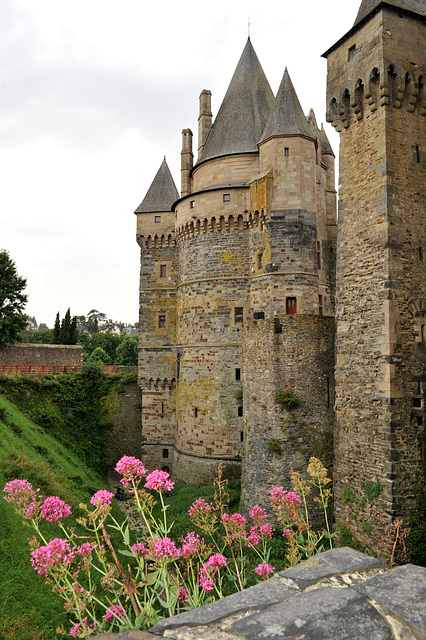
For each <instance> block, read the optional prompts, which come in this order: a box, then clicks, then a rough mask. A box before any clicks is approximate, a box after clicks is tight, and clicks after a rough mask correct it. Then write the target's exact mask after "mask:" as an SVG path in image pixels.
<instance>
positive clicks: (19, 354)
mask: <svg viewBox="0 0 426 640" xmlns="http://www.w3.org/2000/svg"><path fill="white" fill-rule="evenodd" d="M0 364H22V365H28V364H31V365H34V366H41V365H43V364H44V365H48V366H52V365H56V366H66V367H81V365H82V364H83V347H82V346H81V345H62V344H26V343H17V344H12V345H10V346H7V347H0Z"/></svg>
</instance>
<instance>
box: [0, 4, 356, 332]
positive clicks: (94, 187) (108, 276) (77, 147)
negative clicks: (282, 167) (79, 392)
mask: <svg viewBox="0 0 426 640" xmlns="http://www.w3.org/2000/svg"><path fill="white" fill-rule="evenodd" d="M359 4H360V0H328V1H327V2H319V1H318V0H305V1H304V2H288V1H287V2H286V1H283V0H280V1H278V0H269V1H268V2H259V1H254V0H247V1H242V0H241V1H240V0H234V1H232V0H226V1H225V0H216V1H215V2H212V3H204V2H193V1H192V0H188V1H186V0H181V1H180V2H178V1H176V0H174V1H172V0H170V1H169V0H163V1H157V2H147V1H146V0H72V1H71V0H1V2H0V59H1V63H0V64H1V66H0V82H1V93H0V176H1V182H0V184H1V187H0V249H3V248H4V249H7V250H8V251H9V252H10V256H11V258H12V259H13V260H14V261H15V263H16V266H17V269H18V272H19V274H20V275H22V276H24V277H26V278H27V294H28V304H27V307H26V311H27V313H28V314H30V315H32V316H35V317H36V320H37V322H38V323H40V322H45V323H46V324H47V325H48V326H49V327H52V326H53V322H54V319H55V315H56V312H57V311H59V312H60V314H61V316H63V315H64V314H65V312H66V310H67V308H68V307H70V308H71V313H72V314H73V315H83V314H84V315H86V314H87V313H88V312H89V311H90V310H91V309H94V308H95V309H98V310H99V311H101V312H103V313H105V314H106V315H107V316H108V318H111V319H113V320H118V321H122V322H128V323H133V322H136V321H137V319H138V278H139V274H138V270H139V248H138V245H137V244H136V242H135V231H136V216H135V215H134V214H133V212H134V210H135V209H136V208H137V206H138V205H139V203H140V202H141V200H142V199H143V197H144V195H145V193H146V191H147V189H148V188H149V186H150V184H151V182H152V179H153V178H154V176H155V174H156V172H157V170H158V168H159V166H160V164H161V162H162V160H163V157H164V156H166V159H167V162H168V164H169V167H170V169H171V171H172V174H173V177H174V179H175V182H176V186H177V188H178V190H179V189H180V150H181V146H180V145H181V131H182V129H184V128H191V129H192V131H193V132H194V135H195V136H196V132H197V117H198V96H199V94H200V91H201V90H202V89H210V90H211V91H212V110H213V116H215V115H216V113H217V111H218V108H219V106H220V103H221V101H222V99H223V96H224V94H225V91H226V89H227V86H228V84H229V82H230V80H231V77H232V74H233V72H234V70H235V67H236V65H237V62H238V60H239V57H240V55H241V53H242V51H243V48H244V46H245V43H246V40H247V35H248V22H250V37H251V41H252V44H253V46H254V48H255V50H256V53H257V55H258V57H259V60H260V62H261V64H262V67H263V69H264V71H265V73H266V75H267V77H268V79H269V82H270V84H271V87H272V90H273V91H274V93H276V91H277V89H278V86H279V83H280V81H281V77H282V74H283V72H284V68H285V66H287V67H288V70H289V73H290V76H291V78H292V81H293V84H294V87H295V89H296V92H297V93H298V96H299V99H300V102H301V104H302V107H303V110H304V112H305V113H308V112H309V109H310V108H311V107H312V108H313V109H314V111H315V114H316V117H317V121H318V123H319V124H320V123H321V122H323V121H324V120H325V86H326V60H325V59H323V58H321V54H322V53H323V52H324V51H325V50H326V49H328V48H329V46H331V45H332V44H334V43H335V42H336V41H337V40H338V39H339V38H340V37H341V36H342V35H343V34H344V33H346V32H347V31H348V30H349V29H350V27H351V26H352V24H353V22H354V20H355V17H356V14H357V11H358V8H359ZM324 124H325V129H326V132H327V135H328V136H329V139H330V142H331V143H332V146H333V147H334V150H335V153H336V155H337V153H338V137H337V135H336V134H335V132H334V130H333V129H332V127H331V126H330V125H328V124H326V123H324ZM196 146H197V143H196V138H195V139H194V147H195V148H196Z"/></svg>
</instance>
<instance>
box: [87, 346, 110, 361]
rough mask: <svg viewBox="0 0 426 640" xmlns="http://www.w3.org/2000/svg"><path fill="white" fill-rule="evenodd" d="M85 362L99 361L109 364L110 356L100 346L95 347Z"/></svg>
mask: <svg viewBox="0 0 426 640" xmlns="http://www.w3.org/2000/svg"><path fill="white" fill-rule="evenodd" d="M87 362H101V363H102V364H111V358H110V357H109V355H108V354H107V353H106V351H104V349H102V347H96V349H94V350H93V351H92V353H91V354H90V356H89V357H88V358H87Z"/></svg>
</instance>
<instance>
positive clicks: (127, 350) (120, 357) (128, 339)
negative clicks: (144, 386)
mask: <svg viewBox="0 0 426 640" xmlns="http://www.w3.org/2000/svg"><path fill="white" fill-rule="evenodd" d="M116 354H117V357H116V360H115V362H116V364H123V365H126V366H128V367H136V366H137V364H138V336H136V335H135V336H124V338H123V339H122V341H121V342H120V344H119V346H118V347H117V351H116Z"/></svg>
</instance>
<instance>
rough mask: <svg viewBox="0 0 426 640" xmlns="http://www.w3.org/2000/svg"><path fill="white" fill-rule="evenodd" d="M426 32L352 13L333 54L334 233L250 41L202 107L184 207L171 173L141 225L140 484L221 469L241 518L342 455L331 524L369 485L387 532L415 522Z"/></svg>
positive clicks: (309, 164)
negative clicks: (312, 463)
mask: <svg viewBox="0 0 426 640" xmlns="http://www.w3.org/2000/svg"><path fill="white" fill-rule="evenodd" d="M425 16H426V10H425V5H424V2H423V1H422V0H387V1H380V0H363V1H362V3H361V6H360V9H359V12H358V15H357V17H356V20H355V23H354V26H353V27H352V29H351V30H350V31H349V32H348V33H347V34H345V35H344V36H343V37H342V38H341V39H340V40H339V41H338V42H337V43H336V44H335V45H334V46H332V47H331V48H330V49H329V50H328V51H327V52H326V53H325V54H324V56H325V57H326V58H327V61H328V82H327V116H326V117H327V121H329V122H330V123H331V124H332V125H333V126H334V127H335V128H336V129H337V130H338V131H339V132H340V137H341V143H340V183H341V190H340V194H339V215H338V216H337V210H336V191H335V176H334V154H333V151H332V149H331V146H330V144H329V141H328V139H327V136H326V134H325V132H324V130H323V128H322V127H321V128H319V127H318V125H317V122H316V118H315V115H314V113H313V112H312V111H311V112H310V113H309V114H308V115H307V116H305V114H304V113H303V110H302V107H301V105H300V103H299V100H298V97H297V95H296V91H295V89H294V87H293V85H292V82H291V79H290V76H289V73H288V72H287V69H286V70H285V72H284V76H283V79H282V82H281V85H280V87H279V90H278V93H277V95H276V96H275V97H274V95H273V93H272V91H271V88H270V86H269V83H268V80H267V78H266V75H265V73H264V72H263V69H262V67H261V65H260V62H259V60H258V58H257V56H256V53H255V51H254V48H253V46H252V44H251V42H250V39H249V40H248V42H247V44H246V46H245V48H244V51H243V53H242V56H241V58H240V61H239V63H238V65H237V68H236V70H235V72H234V75H233V77H232V80H231V82H230V85H229V88H228V90H227V92H226V95H225V97H224V100H223V102H222V105H221V107H220V109H219V111H218V113H217V116H216V118H215V120H214V122H213V117H212V113H211V94H210V92H209V91H205V90H204V91H202V93H201V95H200V111H199V119H198V149H197V159H196V161H195V163H194V156H193V135H192V132H191V131H190V130H189V129H184V130H183V132H182V151H181V193H180V196H179V194H178V192H177V189H176V186H175V184H174V181H173V178H172V176H171V174H170V171H169V169H168V166H167V163H166V161H165V160H164V162H163V163H162V165H161V167H160V169H159V171H158V173H157V175H156V176H155V178H154V181H153V182H152V184H151V187H150V188H149V190H148V192H147V194H146V196H145V198H144V199H143V201H142V203H141V204H140V206H139V207H138V208H137V209H136V212H135V213H136V215H137V241H138V244H139V246H140V249H141V269H140V324H139V327H140V349H139V384H140V387H141V393H142V447H143V459H144V463H145V464H146V465H147V466H148V467H159V468H167V469H169V470H170V471H171V473H172V475H173V477H174V478H175V479H176V480H177V481H181V482H200V483H203V482H210V481H211V480H212V479H213V478H214V476H215V474H216V471H217V465H218V463H221V464H222V466H223V467H224V469H225V472H226V473H227V474H228V475H230V476H232V475H237V474H238V475H239V474H240V473H242V480H243V496H242V500H243V507H244V505H248V504H249V503H250V504H253V502H254V501H259V502H264V501H265V495H266V492H267V490H268V489H269V487H270V485H271V484H279V483H282V482H283V483H288V476H287V473H288V470H289V469H290V468H295V469H298V470H303V468H305V466H306V462H307V460H308V458H309V456H310V455H317V456H318V457H320V458H321V459H326V460H327V461H330V460H331V456H332V453H333V446H334V467H333V471H334V492H335V516H336V519H340V520H343V521H344V520H345V518H347V516H348V513H349V511H350V504H348V501H347V500H346V501H345V500H344V499H343V493H344V491H343V490H344V488H345V487H351V490H353V491H354V493H355V495H358V497H360V496H361V493H362V489H363V487H364V486H365V483H366V482H370V483H373V482H377V481H379V483H378V485H377V486H380V495H378V498H377V500H376V503H375V506H374V509H375V512H374V514H375V518H376V521H377V523H378V524H380V525H383V526H381V530H382V531H383V527H385V528H386V527H387V526H388V525H389V524H390V523H391V522H392V521H393V519H394V518H396V517H399V516H403V517H404V516H407V514H408V510H409V508H410V507H411V506H412V505H413V487H414V485H415V484H416V483H419V482H421V481H422V479H424V475H425V448H426V447H425V435H424V433H425V432H424V416H425V409H424V388H425V383H426V371H425V353H426V344H425V341H426V304H425V292H426V291H425V289H426V274H425V270H426V266H425V262H426V259H425V252H426V238H425V234H426V225H425V189H426V187H425V184H426V175H425V166H426V150H425V131H424V126H425V115H426V88H425V83H424V73H425V66H426V55H425V43H426V38H425ZM298 401H300V403H299V405H298V406H297V407H296V406H295V408H292V406H291V405H292V404H293V405H297V402H298ZM289 402H290V404H289ZM333 438H334V445H333ZM354 526H355V529H356V533H357V534H359V536H361V537H362V535H363V531H362V522H359V523H355V525H354ZM377 531H379V527H377ZM370 533H371V532H369V534H370ZM364 535H365V532H364ZM374 536H375V532H374V531H373V533H372V538H371V539H372V540H374ZM378 536H379V534H378V533H377V534H376V538H378Z"/></svg>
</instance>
